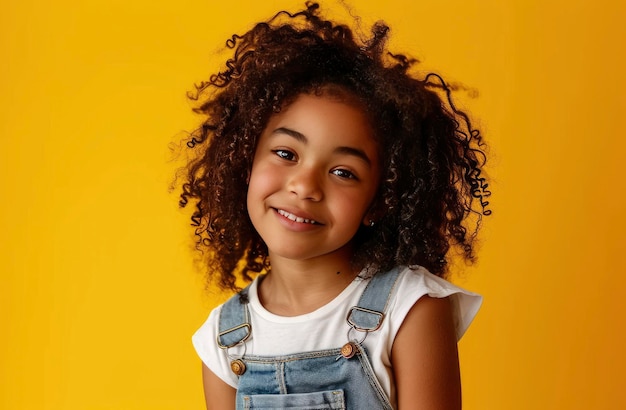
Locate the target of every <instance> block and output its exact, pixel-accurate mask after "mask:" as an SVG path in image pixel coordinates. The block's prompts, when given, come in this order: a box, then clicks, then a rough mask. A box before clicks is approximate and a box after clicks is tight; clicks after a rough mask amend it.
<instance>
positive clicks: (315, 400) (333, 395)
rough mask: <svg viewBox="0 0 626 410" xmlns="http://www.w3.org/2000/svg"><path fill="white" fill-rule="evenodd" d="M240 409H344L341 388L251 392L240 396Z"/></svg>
mask: <svg viewBox="0 0 626 410" xmlns="http://www.w3.org/2000/svg"><path fill="white" fill-rule="evenodd" d="M241 401H242V403H239V404H240V405H242V406H241V407H240V406H238V408H241V409H264V410H278V409H293V410H325V409H337V410H345V409H346V406H345V401H344V396H343V390H329V391H322V392H314V393H295V394H253V395H243V396H241Z"/></svg>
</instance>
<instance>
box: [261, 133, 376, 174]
mask: <svg viewBox="0 0 626 410" xmlns="http://www.w3.org/2000/svg"><path fill="white" fill-rule="evenodd" d="M272 134H285V135H288V136H290V137H292V138H294V139H296V140H298V141H299V142H302V143H303V144H307V143H308V142H309V140H308V138H307V137H306V135H304V134H302V133H301V132H298V131H296V130H292V129H290V128H285V127H279V128H276V129H275V130H274V131H273V132H272ZM334 152H336V153H338V154H345V155H352V156H354V157H357V158H360V159H362V160H363V161H365V162H366V163H367V165H369V166H372V161H371V160H370V159H369V157H368V156H367V154H366V153H365V151H363V150H362V149H360V148H355V147H344V146H341V147H337V148H335V151H334Z"/></svg>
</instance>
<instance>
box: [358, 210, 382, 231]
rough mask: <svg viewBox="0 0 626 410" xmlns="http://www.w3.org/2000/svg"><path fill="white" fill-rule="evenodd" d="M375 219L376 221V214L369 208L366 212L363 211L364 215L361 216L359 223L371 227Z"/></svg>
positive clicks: (374, 223)
mask: <svg viewBox="0 0 626 410" xmlns="http://www.w3.org/2000/svg"><path fill="white" fill-rule="evenodd" d="M377 221H378V215H377V214H376V213H375V212H374V211H373V210H371V209H370V210H369V211H368V212H366V213H365V216H364V217H363V220H362V221H361V223H362V224H363V225H364V226H368V227H370V228H371V227H373V226H374V225H376V222H377Z"/></svg>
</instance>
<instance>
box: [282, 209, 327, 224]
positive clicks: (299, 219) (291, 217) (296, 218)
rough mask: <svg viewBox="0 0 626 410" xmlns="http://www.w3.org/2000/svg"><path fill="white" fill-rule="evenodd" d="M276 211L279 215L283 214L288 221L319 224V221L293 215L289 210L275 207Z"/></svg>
mask: <svg viewBox="0 0 626 410" xmlns="http://www.w3.org/2000/svg"><path fill="white" fill-rule="evenodd" d="M276 212H277V213H278V214H279V215H282V216H284V217H285V218H287V219H289V220H290V221H294V222H298V223H304V224H311V225H320V223H319V222H317V221H315V220H313V219H307V218H303V217H301V216H298V215H294V214H292V213H291V212H287V211H285V210H283V209H276Z"/></svg>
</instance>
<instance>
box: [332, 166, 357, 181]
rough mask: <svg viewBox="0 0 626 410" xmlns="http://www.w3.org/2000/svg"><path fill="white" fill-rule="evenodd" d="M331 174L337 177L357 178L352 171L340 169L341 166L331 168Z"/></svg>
mask: <svg viewBox="0 0 626 410" xmlns="http://www.w3.org/2000/svg"><path fill="white" fill-rule="evenodd" d="M330 173H331V174H333V175H336V176H338V177H339V178H342V179H355V180H358V178H357V177H356V175H354V174H353V173H352V172H350V171H348V170H347V169H342V168H338V169H333V170H332V171H330Z"/></svg>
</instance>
